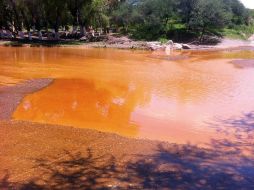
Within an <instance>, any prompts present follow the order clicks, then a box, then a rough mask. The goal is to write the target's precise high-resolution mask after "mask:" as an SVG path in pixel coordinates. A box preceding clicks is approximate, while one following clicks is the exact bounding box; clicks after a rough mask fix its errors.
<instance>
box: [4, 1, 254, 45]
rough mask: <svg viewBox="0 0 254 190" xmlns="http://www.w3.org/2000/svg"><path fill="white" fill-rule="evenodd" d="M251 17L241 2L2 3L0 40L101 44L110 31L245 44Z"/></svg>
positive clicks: (137, 36)
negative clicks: (227, 38) (234, 40)
mask: <svg viewBox="0 0 254 190" xmlns="http://www.w3.org/2000/svg"><path fill="white" fill-rule="evenodd" d="M253 16H254V12H253V10H249V9H247V8H245V7H244V5H243V4H242V3H241V2H240V1H239V0H0V35H1V36H0V37H1V38H12V39H17V38H19V39H29V40H35V39H37V40H57V41H59V40H63V39H81V40H84V41H100V40H102V39H103V35H101V34H107V33H109V32H110V30H112V31H113V32H118V33H119V32H120V33H124V34H126V35H129V36H130V37H132V38H133V39H139V40H159V41H161V42H165V41H168V39H172V40H175V41H179V42H183V41H184V42H198V43H200V42H203V43H211V42H213V39H214V38H210V37H209V38H208V36H219V37H222V36H223V35H226V36H230V37H234V38H243V39H247V38H248V37H249V36H250V35H251V34H253V33H254V26H253V25H254V21H253ZM211 39H212V40H211ZM215 41H216V38H215Z"/></svg>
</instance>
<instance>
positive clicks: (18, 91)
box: [0, 79, 53, 120]
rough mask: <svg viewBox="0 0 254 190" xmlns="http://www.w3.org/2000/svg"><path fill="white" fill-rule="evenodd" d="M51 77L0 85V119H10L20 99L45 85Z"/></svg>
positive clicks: (49, 81)
mask: <svg viewBox="0 0 254 190" xmlns="http://www.w3.org/2000/svg"><path fill="white" fill-rule="evenodd" d="M52 81H53V80H52V79H33V80H28V81H25V82H21V83H18V84H17V85H14V86H0V120H8V119H11V115H12V113H13V112H14V111H15V109H16V108H17V106H18V105H19V103H20V102H21V100H22V99H23V98H24V97H25V96H26V95H27V94H31V93H34V92H36V91H38V90H41V89H42V88H45V87H47V86H48V85H49V84H50V83H51V82H52Z"/></svg>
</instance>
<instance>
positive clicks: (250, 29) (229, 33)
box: [222, 25, 254, 40]
mask: <svg viewBox="0 0 254 190" xmlns="http://www.w3.org/2000/svg"><path fill="white" fill-rule="evenodd" d="M222 34H223V36H225V37H228V38H231V39H242V40H247V39H248V38H249V37H250V36H252V35H253V34H254V25H251V26H245V25H241V26H235V27H234V28H226V29H224V30H223V32H222Z"/></svg>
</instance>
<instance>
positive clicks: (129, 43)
mask: <svg viewBox="0 0 254 190" xmlns="http://www.w3.org/2000/svg"><path fill="white" fill-rule="evenodd" d="M251 40H252V38H250V40H237V39H229V38H224V39H221V42H219V43H218V44H214V45H197V44H186V45H185V46H187V47H188V48H187V49H189V48H190V49H193V50H200V49H205V50H207V49H229V48H236V47H254V43H253V41H251ZM0 46H15V47H17V46H23V47H38V46H47V47H55V46H59V47H75V48H114V49H128V50H129V49H134V50H135V49H136V50H164V49H165V47H166V45H165V44H162V43H160V42H146V41H134V40H131V39H129V38H128V37H126V36H121V37H117V36H112V35H110V36H109V37H108V38H106V40H103V41H99V42H82V41H79V40H63V41H59V42H54V41H52V42H50V41H34V42H29V41H15V40H14V41H8V40H1V41H0ZM177 46H182V44H181V43H176V44H175V45H174V46H173V47H174V49H181V48H178V47H177Z"/></svg>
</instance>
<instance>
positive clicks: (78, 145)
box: [0, 122, 254, 190]
mask: <svg viewBox="0 0 254 190" xmlns="http://www.w3.org/2000/svg"><path fill="white" fill-rule="evenodd" d="M0 139H1V141H0V189H4V188H6V189H127V188H129V189H163V188H164V189H232V190H234V189H253V187H254V183H253V179H252V176H253V174H254V171H253V165H254V163H253V160H250V159H248V158H244V157H241V156H240V153H239V152H234V151H232V150H228V151H227V150H225V149H222V148H221V147H219V146H217V147H213V148H211V149H198V148H196V147H193V146H190V145H184V146H183V145H174V144H169V143H162V142H155V141H148V140H136V139H128V138H123V137H120V136H118V135H113V134H108V133H100V132H97V131H93V130H85V129H76V128H71V127H63V126H51V125H40V124H33V123H26V122H0ZM245 167H246V168H247V167H248V171H247V170H244V169H243V168H245Z"/></svg>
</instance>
